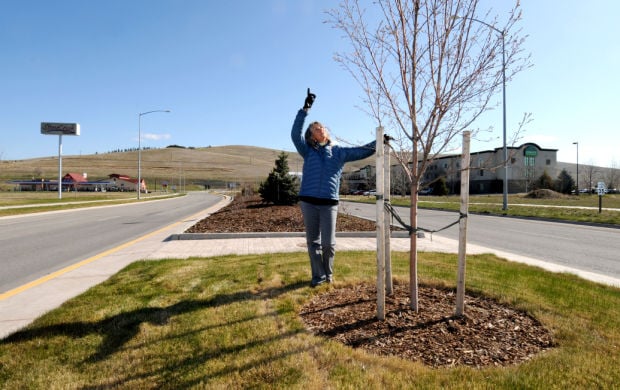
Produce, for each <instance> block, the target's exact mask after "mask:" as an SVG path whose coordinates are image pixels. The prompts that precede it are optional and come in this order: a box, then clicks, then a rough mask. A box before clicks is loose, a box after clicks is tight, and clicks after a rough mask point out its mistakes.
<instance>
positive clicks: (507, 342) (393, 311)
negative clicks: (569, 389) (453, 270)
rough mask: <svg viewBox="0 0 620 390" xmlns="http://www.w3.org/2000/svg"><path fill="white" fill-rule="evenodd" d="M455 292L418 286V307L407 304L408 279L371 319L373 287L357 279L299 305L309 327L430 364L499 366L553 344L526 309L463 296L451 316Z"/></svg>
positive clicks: (380, 352) (356, 344) (374, 307)
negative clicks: (459, 312)
mask: <svg viewBox="0 0 620 390" xmlns="http://www.w3.org/2000/svg"><path fill="white" fill-rule="evenodd" d="M455 296H456V293H455V292H454V291H451V290H447V289H443V288H437V287H431V286H420V288H419V293H418V303H419V306H418V307H419V308H420V310H419V311H418V313H416V312H414V311H413V310H411V309H410V307H409V302H410V301H409V285H408V284H406V283H397V284H395V285H394V295H393V296H391V297H387V298H386V305H385V314H386V315H385V320H384V321H380V320H377V302H376V287H375V286H374V285H372V284H368V283H362V284H358V285H355V286H351V287H339V288H329V290H328V291H326V292H324V293H322V294H319V295H317V296H315V297H314V298H313V299H312V300H311V301H309V302H308V303H307V304H306V305H305V306H304V307H303V308H302V310H301V313H300V315H301V318H302V319H303V321H304V323H305V324H306V326H307V327H308V329H309V330H310V331H312V332H313V333H315V334H317V335H320V336H325V337H328V338H331V339H333V340H337V341H339V342H341V343H343V344H345V345H348V346H351V347H353V348H362V349H364V350H366V351H369V352H371V353H374V354H377V355H384V356H388V355H389V356H399V357H401V358H403V359H409V360H414V361H420V362H423V363H424V364H426V365H429V366H433V367H448V366H455V365H465V366H473V367H484V366H507V365H512V364H518V363H521V362H524V361H527V360H529V359H531V358H532V357H533V356H535V355H536V354H538V353H541V352H543V351H545V350H547V349H549V348H552V347H553V346H554V342H553V338H552V336H551V333H550V332H549V331H548V330H547V329H545V327H544V326H542V325H541V324H540V323H539V322H538V321H537V320H536V319H534V318H532V317H531V316H529V315H528V314H526V313H524V312H521V311H518V310H515V309H512V308H510V307H507V306H505V305H502V304H499V303H498V302H496V301H494V300H492V299H489V298H485V297H475V296H471V295H468V296H466V298H465V315H464V316H462V317H458V318H457V317H455V316H454V312H455V305H456V297H455Z"/></svg>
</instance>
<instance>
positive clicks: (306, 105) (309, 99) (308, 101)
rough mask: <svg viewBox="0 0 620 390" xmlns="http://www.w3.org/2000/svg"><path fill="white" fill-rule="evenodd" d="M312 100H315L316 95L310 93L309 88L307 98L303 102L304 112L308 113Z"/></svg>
mask: <svg viewBox="0 0 620 390" xmlns="http://www.w3.org/2000/svg"><path fill="white" fill-rule="evenodd" d="M314 99H316V95H315V94H313V93H310V88H308V96H306V100H305V101H304V110H305V111H308V110H309V109H310V107H312V104H313V103H314Z"/></svg>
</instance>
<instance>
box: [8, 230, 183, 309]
mask: <svg viewBox="0 0 620 390" xmlns="http://www.w3.org/2000/svg"><path fill="white" fill-rule="evenodd" d="M181 222H182V221H179V222H175V223H173V224H171V225H168V226H165V227H163V228H161V229H159V230H156V231H154V232H151V233H148V234H145V235H144V236H141V237H138V238H136V239H135V240H132V241H129V242H126V243H124V244H121V245H119V246H117V247H114V248H112V249H108V250H107V251H104V252H101V253H99V254H96V255H95V256H92V257H89V258H88V259H85V260H82V261H80V262H78V263H75V264H72V265H70V266H68V267H65V268H63V269H60V270H58V271H55V272H52V273H51V274H48V275H45V276H42V277H40V278H39V279H36V280H33V281H32V282H30V283H26V284H24V285H22V286H19V287H16V288H14V289H13V290H9V291H7V292H5V293H2V294H0V301H2V300H4V299H7V298H10V297H12V296H14V295H16V294H19V293H21V292H24V291H26V290H29V289H31V288H33V287H36V286H39V285H41V284H43V283H45V282H48V281H50V280H52V279H55V278H57V277H59V276H62V275H64V274H66V273H67V272H71V271H73V270H75V269H77V268H80V267H82V266H85V265H86V264H90V263H92V262H94V261H97V260H99V259H101V258H102V257H105V256H108V255H111V254H112V253H115V252H118V251H120V250H121V249H125V248H127V247H129V246H131V245H133V244H135V243H137V242H140V241H142V240H144V239H146V238H149V237H152V236H154V235H155V234H158V233H160V232H162V231H164V230H166V229H170V228H172V227H174V226H176V225H179V224H180V223H181Z"/></svg>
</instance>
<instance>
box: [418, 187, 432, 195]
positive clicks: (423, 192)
mask: <svg viewBox="0 0 620 390" xmlns="http://www.w3.org/2000/svg"><path fill="white" fill-rule="evenodd" d="M432 193H433V189H432V188H431V187H428V188H422V189H421V190H420V191H418V195H431V194H432Z"/></svg>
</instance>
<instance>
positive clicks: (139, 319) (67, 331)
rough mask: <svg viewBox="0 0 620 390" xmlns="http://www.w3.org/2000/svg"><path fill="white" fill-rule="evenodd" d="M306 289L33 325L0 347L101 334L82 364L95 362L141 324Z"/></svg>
mask: <svg viewBox="0 0 620 390" xmlns="http://www.w3.org/2000/svg"><path fill="white" fill-rule="evenodd" d="M307 286H308V283H307V282H297V283H293V284H289V285H285V286H282V287H277V288H268V289H263V290H259V291H258V292H250V291H241V292H237V293H233V294H220V295H215V296H214V297H212V298H209V299H198V300H184V301H180V302H177V303H175V304H173V305H170V306H167V307H163V308H159V307H145V308H140V309H136V310H132V311H129V312H124V313H120V314H116V315H114V316H112V317H108V318H104V319H102V320H100V321H95V322H85V321H76V322H67V323H59V324H55V325H47V326H42V327H37V326H36V325H33V326H30V327H28V328H26V329H24V330H21V331H18V332H16V333H14V334H12V335H10V336H9V337H7V338H5V339H4V340H2V341H0V344H10V343H17V342H27V341H29V340H33V339H38V338H51V337H55V336H67V337H71V338H74V339H77V338H81V337H86V336H89V335H101V336H102V337H103V341H102V342H101V344H100V345H99V347H98V349H97V351H96V352H95V353H94V354H92V355H91V356H90V357H88V358H87V359H85V360H84V362H83V363H95V362H98V361H101V360H104V359H106V358H108V357H109V356H110V355H112V354H114V353H115V352H116V351H118V350H120V349H121V348H123V346H124V345H125V344H126V343H127V342H129V341H130V340H131V339H132V338H133V337H135V336H136V334H138V332H139V329H140V325H141V324H145V323H148V324H152V325H160V326H161V325H165V324H167V323H168V321H169V320H170V318H171V317H174V316H177V315H180V314H185V313H190V312H194V311H198V310H202V309H206V308H212V307H218V306H220V305H227V304H231V303H234V302H242V301H248V300H261V299H265V298H273V297H277V296H279V295H282V294H286V293H288V292H290V291H293V290H297V289H300V288H304V287H307Z"/></svg>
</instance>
